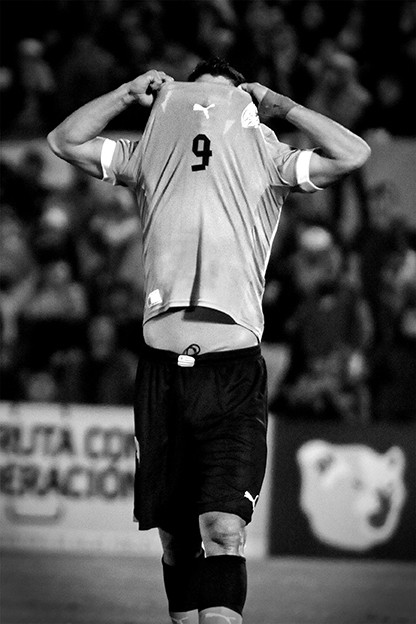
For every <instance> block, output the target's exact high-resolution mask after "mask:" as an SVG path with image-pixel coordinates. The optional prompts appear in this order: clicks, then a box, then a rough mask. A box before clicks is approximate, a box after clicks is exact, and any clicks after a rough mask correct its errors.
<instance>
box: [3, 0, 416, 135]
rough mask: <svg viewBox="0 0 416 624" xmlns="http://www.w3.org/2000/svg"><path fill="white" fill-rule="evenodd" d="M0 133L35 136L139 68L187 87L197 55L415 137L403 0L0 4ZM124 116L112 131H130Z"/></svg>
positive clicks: (362, 122) (413, 31) (356, 124)
mask: <svg viewBox="0 0 416 624" xmlns="http://www.w3.org/2000/svg"><path fill="white" fill-rule="evenodd" d="M1 12H2V20H1V21H2V26H1V28H2V32H1V43H0V45H1V69H0V96H1V106H2V117H3V127H4V132H5V133H9V134H11V135H15V136H16V135H22V134H23V135H25V136H27V134H28V133H32V134H39V133H44V132H45V131H47V130H48V129H50V128H51V127H53V126H54V125H55V122H56V121H60V120H61V119H62V118H63V117H65V116H66V115H67V114H68V113H70V112H72V111H73V110H74V109H75V108H77V107H79V106H80V105H82V104H83V103H85V102H87V101H88V100H91V99H93V98H94V97H96V96H98V95H100V94H102V93H105V92H107V91H109V90H111V89H112V88H115V87H117V86H119V84H120V83H122V82H123V81H126V80H131V79H132V77H135V76H137V75H139V74H141V73H143V72H144V71H146V70H147V69H149V68H156V69H158V68H159V69H163V70H165V71H166V72H167V73H170V74H171V75H172V76H173V77H174V78H175V79H176V80H186V78H187V76H188V75H189V73H190V70H191V69H192V68H193V66H194V65H195V63H196V62H197V61H198V60H199V59H200V58H203V57H207V56H211V55H217V56H222V57H225V58H227V59H228V60H229V61H230V62H231V64H234V65H235V66H236V68H237V69H239V70H240V71H241V72H242V73H243V74H244V75H245V76H246V78H247V80H249V81H253V80H255V81H259V82H262V83H264V84H266V85H267V86H269V87H270V88H272V89H274V90H275V91H278V92H281V93H283V94H285V95H287V96H289V97H291V98H292V99H294V100H295V101H297V102H299V103H301V104H306V105H308V106H311V107H312V108H314V109H316V110H319V111H322V112H324V113H327V114H329V115H330V116H331V117H332V118H334V119H336V120H337V121H340V122H341V123H343V124H344V125H347V126H348V127H352V128H354V129H356V130H358V131H362V130H363V129H370V128H385V129H386V130H387V131H388V132H391V133H393V134H394V135H404V136H408V135H411V136H415V134H416V121H415V115H414V110H415V109H416V94H415V85H414V77H415V71H416V5H415V2H413V1H409V0H405V1H403V0H382V1H380V2H378V1H367V0H337V1H336V2H334V1H332V0H76V1H75V2H74V1H72V0H19V1H17V2H16V1H15V0H2V2H1ZM144 122H145V117H144V116H143V112H140V110H139V109H132V110H129V111H128V112H127V113H126V114H125V115H122V116H121V117H119V118H118V119H117V121H116V124H118V127H122V128H130V127H133V128H134V129H138V128H140V127H141V126H143V124H144Z"/></svg>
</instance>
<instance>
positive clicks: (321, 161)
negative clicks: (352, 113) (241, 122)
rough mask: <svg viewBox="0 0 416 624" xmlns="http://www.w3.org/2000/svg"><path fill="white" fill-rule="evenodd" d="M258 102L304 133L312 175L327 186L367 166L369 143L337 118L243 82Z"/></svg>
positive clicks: (318, 183) (316, 182) (262, 108)
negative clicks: (309, 147)
mask: <svg viewBox="0 0 416 624" xmlns="http://www.w3.org/2000/svg"><path fill="white" fill-rule="evenodd" d="M241 88H242V89H243V90H244V91H247V92H248V93H249V94H250V95H251V96H252V97H253V98H254V99H255V100H256V101H257V103H258V109H259V114H260V116H263V117H266V118H267V117H269V118H271V117H280V118H282V119H286V120H287V121H289V122H290V123H291V124H293V125H294V126H295V127H296V128H298V130H301V131H302V132H304V133H305V134H306V135H307V136H308V137H309V139H310V140H311V142H312V144H313V145H314V146H316V147H317V148H319V153H318V152H317V151H314V152H313V154H312V156H311V160H310V164H309V178H310V180H311V182H312V183H313V184H314V185H315V186H316V187H319V188H325V187H327V186H329V185H330V184H332V183H333V182H336V181H337V180H339V179H341V178H343V177H344V176H346V175H348V174H349V173H351V172H352V171H354V170H355V169H359V168H360V167H362V166H363V165H364V163H365V162H366V161H367V159H368V158H369V156H370V154H371V149H370V147H369V145H368V144H367V143H366V142H365V141H364V139H362V138H361V137H359V136H358V135H356V134H354V133H353V132H351V131H350V130H348V128H345V127H344V126H342V125H341V124H339V123H337V122H336V121H334V120H332V119H330V118H329V117H326V116H325V115H322V114H321V113H318V112H316V111H313V110H311V109H309V108H306V107H304V106H302V105H300V104H297V103H296V102H293V100H291V99H290V98H287V97H286V96H284V95H281V94H279V93H275V92H274V91H271V90H270V89H268V88H267V87H265V86H263V85H261V84H259V83H258V82H253V83H245V84H243V85H241Z"/></svg>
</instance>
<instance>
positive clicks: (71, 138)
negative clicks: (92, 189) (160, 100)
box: [47, 69, 173, 178]
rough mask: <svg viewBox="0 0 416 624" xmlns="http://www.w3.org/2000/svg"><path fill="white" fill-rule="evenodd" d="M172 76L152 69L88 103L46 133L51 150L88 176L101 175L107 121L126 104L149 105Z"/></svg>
mask: <svg viewBox="0 0 416 624" xmlns="http://www.w3.org/2000/svg"><path fill="white" fill-rule="evenodd" d="M172 80H173V78H172V77H171V76H168V75H167V74H165V72H162V71H156V70H154V69H152V70H149V71H148V72H146V73H145V74H143V75H141V76H139V77H138V78H135V79H134V80H132V81H131V82H127V83H125V84H123V85H121V86H120V87H119V88H118V89H115V90H114V91H111V92H110V93H106V94H105V95H102V96H100V97H98V98H96V99H95V100H92V101H91V102H88V103H87V104H85V105H84V106H82V107H81V108H79V109H78V110H76V111H75V112H73V113H72V114H71V115H69V117H67V118H66V119H65V120H64V121H63V122H62V123H61V124H59V126H57V127H56V128H55V129H54V130H52V131H51V132H50V133H49V134H48V137H47V139H48V143H49V146H50V148H51V149H52V151H53V152H54V153H55V154H56V155H57V156H59V158H62V159H63V160H66V161H67V162H69V163H71V164H72V165H75V166H76V167H79V168H80V169H82V170H83V171H85V172H86V173H88V174H89V175H92V176H94V177H96V178H101V177H102V168H101V148H102V144H103V141H104V139H103V138H102V137H100V136H99V134H100V132H101V131H102V130H103V129H104V128H105V127H106V126H107V124H108V123H109V122H110V121H111V120H112V119H113V118H114V117H116V116H117V115H119V114H120V113H121V112H123V111H124V110H125V109H126V108H127V107H128V106H130V105H131V104H133V103H134V102H137V103H138V104H140V105H141V106H146V107H148V106H151V105H152V103H153V100H154V98H155V95H156V93H157V91H158V90H159V89H160V88H161V86H162V85H163V84H165V83H166V82H170V81H172Z"/></svg>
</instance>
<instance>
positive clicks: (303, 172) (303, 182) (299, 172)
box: [296, 150, 323, 193]
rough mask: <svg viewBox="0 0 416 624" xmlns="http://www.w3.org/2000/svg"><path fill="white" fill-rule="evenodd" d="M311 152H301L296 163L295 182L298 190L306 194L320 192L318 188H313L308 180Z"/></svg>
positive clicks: (312, 184) (320, 189)
mask: <svg viewBox="0 0 416 624" xmlns="http://www.w3.org/2000/svg"><path fill="white" fill-rule="evenodd" d="M312 154H313V150H302V151H301V152H300V154H299V156H298V159H297V161H296V180H297V183H298V186H299V188H301V189H302V191H306V192H307V193H313V192H314V191H322V190H323V189H322V188H320V187H319V186H315V184H314V183H313V182H311V180H310V179H309V165H310V162H311V156H312Z"/></svg>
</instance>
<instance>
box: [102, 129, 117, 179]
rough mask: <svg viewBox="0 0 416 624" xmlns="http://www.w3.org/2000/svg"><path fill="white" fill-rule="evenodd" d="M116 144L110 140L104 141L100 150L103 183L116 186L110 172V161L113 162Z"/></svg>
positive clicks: (112, 174)
mask: <svg viewBox="0 0 416 624" xmlns="http://www.w3.org/2000/svg"><path fill="white" fill-rule="evenodd" d="M116 146H117V143H116V141H113V140H112V139H104V143H103V146H102V148H101V167H102V170H103V177H102V179H103V181H104V182H110V183H111V184H116V178H115V175H114V173H113V172H112V170H111V161H112V160H113V156H114V152H115V149H116Z"/></svg>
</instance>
